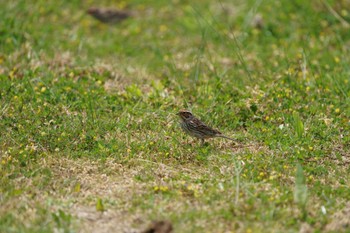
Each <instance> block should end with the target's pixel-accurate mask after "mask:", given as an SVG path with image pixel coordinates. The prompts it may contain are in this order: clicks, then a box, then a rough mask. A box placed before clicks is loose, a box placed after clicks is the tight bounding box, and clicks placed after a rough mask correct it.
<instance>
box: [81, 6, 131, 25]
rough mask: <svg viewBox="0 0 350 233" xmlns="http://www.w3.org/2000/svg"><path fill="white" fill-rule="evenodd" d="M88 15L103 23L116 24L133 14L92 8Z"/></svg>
mask: <svg viewBox="0 0 350 233" xmlns="http://www.w3.org/2000/svg"><path fill="white" fill-rule="evenodd" d="M87 13H88V14H89V15H91V16H93V17H94V18H95V19H97V20H99V21H100V22H102V23H108V24H115V23H120V22H121V21H123V20H125V19H127V18H129V17H130V16H131V13H130V12H128V11H123V10H117V9H111V8H97V7H91V8H89V9H88V10H87Z"/></svg>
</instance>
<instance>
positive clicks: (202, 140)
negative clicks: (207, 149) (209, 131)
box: [201, 138, 204, 146]
mask: <svg viewBox="0 0 350 233" xmlns="http://www.w3.org/2000/svg"><path fill="white" fill-rule="evenodd" d="M201 141H202V146H203V145H204V139H203V138H201Z"/></svg>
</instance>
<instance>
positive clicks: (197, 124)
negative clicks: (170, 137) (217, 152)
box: [177, 110, 234, 144]
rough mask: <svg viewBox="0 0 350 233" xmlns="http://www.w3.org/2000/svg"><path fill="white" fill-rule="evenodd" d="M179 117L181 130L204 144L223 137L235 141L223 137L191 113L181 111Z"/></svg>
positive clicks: (223, 136)
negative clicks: (210, 139) (207, 140)
mask: <svg viewBox="0 0 350 233" xmlns="http://www.w3.org/2000/svg"><path fill="white" fill-rule="evenodd" d="M177 115H178V116H179V117H180V119H181V123H180V126H181V128H182V129H183V130H184V131H185V132H186V133H187V134H189V135H191V136H192V137H195V138H199V139H201V141H202V144H203V143H204V140H205V139H208V138H215V137H221V138H226V139H229V140H234V139H232V138H229V137H227V136H225V135H223V134H222V133H221V132H220V131H218V130H216V129H213V128H210V127H209V126H207V125H206V124H204V123H203V122H202V121H200V120H199V119H197V118H196V117H195V116H194V115H193V114H192V113H191V112H190V111H188V110H180V111H179V112H178V113H177Z"/></svg>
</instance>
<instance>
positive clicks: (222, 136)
mask: <svg viewBox="0 0 350 233" xmlns="http://www.w3.org/2000/svg"><path fill="white" fill-rule="evenodd" d="M216 137H220V138H226V139H228V140H232V141H235V139H233V138H229V137H227V136H225V135H223V134H217V135H216Z"/></svg>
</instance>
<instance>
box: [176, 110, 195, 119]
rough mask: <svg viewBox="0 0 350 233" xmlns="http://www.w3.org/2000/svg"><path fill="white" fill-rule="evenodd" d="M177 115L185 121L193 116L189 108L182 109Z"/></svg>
mask: <svg viewBox="0 0 350 233" xmlns="http://www.w3.org/2000/svg"><path fill="white" fill-rule="evenodd" d="M176 115H178V116H179V117H180V118H181V119H182V120H183V121H184V120H187V119H190V118H192V117H193V115H192V113H191V112H190V111H188V110H180V111H179V112H178V113H177V114H176Z"/></svg>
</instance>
